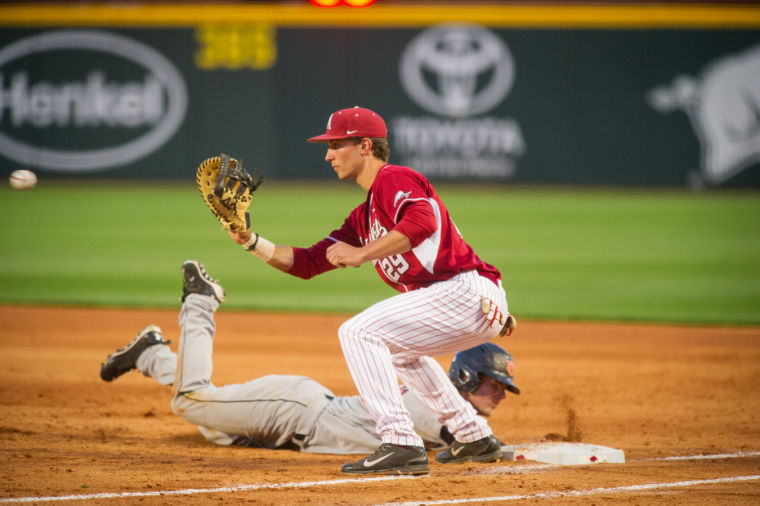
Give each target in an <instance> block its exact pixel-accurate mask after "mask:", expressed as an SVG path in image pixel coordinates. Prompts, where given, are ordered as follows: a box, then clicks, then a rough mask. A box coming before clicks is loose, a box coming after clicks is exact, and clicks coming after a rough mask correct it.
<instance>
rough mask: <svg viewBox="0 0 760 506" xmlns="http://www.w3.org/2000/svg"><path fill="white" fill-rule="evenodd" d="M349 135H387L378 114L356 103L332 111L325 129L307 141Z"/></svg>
mask: <svg viewBox="0 0 760 506" xmlns="http://www.w3.org/2000/svg"><path fill="white" fill-rule="evenodd" d="M350 137H388V129H387V128H386V126H385V121H384V120H383V118H381V117H380V115H379V114H377V113H376V112H374V111H370V110H369V109H365V108H364V107H359V106H358V105H357V106H356V107H351V108H349V109H341V110H340V111H335V112H334V113H332V114H331V115H330V119H328V120H327V131H326V132H325V133H323V134H322V135H317V136H316V137H311V138H310V139H308V141H309V142H327V141H331V140H333V139H348V138H350Z"/></svg>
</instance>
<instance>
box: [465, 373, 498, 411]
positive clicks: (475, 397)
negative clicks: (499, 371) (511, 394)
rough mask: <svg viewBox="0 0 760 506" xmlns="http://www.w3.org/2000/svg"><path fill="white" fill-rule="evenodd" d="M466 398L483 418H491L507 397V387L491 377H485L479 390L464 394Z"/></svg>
mask: <svg viewBox="0 0 760 506" xmlns="http://www.w3.org/2000/svg"><path fill="white" fill-rule="evenodd" d="M463 396H464V398H465V399H466V400H468V401H469V402H470V404H472V406H473V407H474V408H475V411H477V412H478V414H479V415H481V416H491V413H493V411H494V409H496V407H497V406H498V405H499V403H500V402H501V401H502V399H504V397H506V385H504V383H501V382H499V381H496V380H495V379H493V378H491V377H490V376H483V381H482V382H481V383H480V386H479V387H478V388H477V390H475V391H473V392H464V394H463Z"/></svg>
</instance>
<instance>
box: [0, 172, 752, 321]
mask: <svg viewBox="0 0 760 506" xmlns="http://www.w3.org/2000/svg"><path fill="white" fill-rule="evenodd" d="M438 189H439V192H440V194H441V196H442V197H443V198H444V201H445V202H446V203H447V205H448V207H449V209H450V211H451V213H452V216H453V217H454V220H455V221H456V223H457V225H458V227H459V229H460V230H461V231H462V233H463V234H464V236H465V238H466V239H467V240H468V242H470V244H472V245H473V246H474V248H475V250H476V251H477V252H478V254H479V255H480V256H481V257H482V258H483V259H484V260H486V261H487V262H489V263H493V264H495V265H496V266H497V267H499V269H500V270H501V271H502V273H503V275H504V285H505V288H506V290H507V296H508V299H509V301H510V309H511V310H512V311H513V312H514V313H515V314H517V315H518V317H528V318H541V319H587V320H620V321H653V322H686V323H721V324H760V233H758V227H757V225H752V223H755V221H754V220H756V219H757V217H758V216H760V198H758V197H759V196H760V194H758V193H757V192H728V191H708V192H705V193H701V194H692V193H688V192H686V191H677V190H668V191H666V190H652V191H644V190H622V189H621V190H617V189H614V190H611V189H545V188H543V189H535V188H515V187H510V186H493V187H477V188H476V187H466V186H457V185H438ZM363 198H364V194H363V192H362V191H361V189H360V188H359V187H357V186H356V185H354V184H349V183H343V184H341V183H337V182H336V183H320V184H314V185H308V184H305V183H300V184H293V185H288V186H286V185H284V184H277V183H272V182H267V183H265V184H264V186H262V187H261V189H260V190H259V192H258V193H257V194H256V198H255V199H254V204H253V222H254V225H255V229H256V230H257V231H259V232H260V233H261V234H262V235H264V236H265V237H267V238H269V239H271V240H272V241H274V242H278V243H282V244H293V245H299V246H309V245H311V244H312V243H313V242H315V241H317V240H319V239H321V238H322V237H323V236H324V235H325V234H326V233H328V232H330V231H331V230H332V229H333V228H336V227H337V226H339V225H340V224H341V223H342V222H343V219H344V218H345V216H346V215H347V214H348V212H349V211H350V209H352V208H353V207H354V206H355V205H357V204H358V203H359V202H361V201H362V200H363ZM0 230H2V242H1V243H0V261H2V266H3V267H2V269H1V270H0V301H2V302H11V303H21V304H31V303H43V304H85V305H106V306H157V307H179V295H180V292H181V273H180V266H181V264H182V262H183V261H184V260H185V259H188V258H195V259H198V260H200V261H202V262H204V263H206V265H207V267H208V269H209V271H210V272H211V274H212V275H214V276H215V277H218V278H219V279H220V280H221V281H222V282H223V284H224V286H225V288H226V289H227V292H228V301H227V302H226V303H225V307H226V308H229V309H258V310H276V311H279V310H282V311H311V312H317V311H320V312H321V311H329V312H346V313H351V312H356V311H359V310H361V309H362V308H364V307H366V306H367V305H369V304H371V303H372V302H375V301H378V300H380V299H382V298H385V297H388V296H390V295H392V294H394V293H395V292H394V291H392V290H391V289H390V288H388V287H387V286H386V285H385V284H384V283H382V282H381V281H380V280H379V279H378V277H377V275H376V274H375V273H374V270H373V269H372V268H371V266H369V265H365V266H363V267H361V268H359V269H346V270H339V271H334V272H332V273H329V274H326V275H324V276H320V277H318V278H315V279H313V280H310V281H303V280H300V279H296V278H292V277H290V276H288V275H286V274H283V273H281V272H279V271H277V270H275V269H272V268H271V267H269V266H267V265H265V264H264V263H262V262H261V261H259V260H258V259H256V258H254V257H253V256H251V255H250V254H248V253H246V252H245V251H243V250H242V249H241V248H240V247H238V246H236V245H235V244H234V243H232V241H230V239H229V238H228V237H227V235H226V233H224V232H222V231H221V230H220V229H219V227H218V225H217V224H216V222H215V221H214V218H213V217H212V215H211V212H210V211H209V210H208V209H207V208H206V207H205V205H204V204H203V202H202V200H201V198H200V195H198V193H197V190H195V188H194V187H193V186H192V185H191V184H177V183H137V182H120V183H110V184H109V183H87V184H85V185H84V186H82V187H77V186H76V185H75V184H74V183H73V182H56V183H50V182H45V181H44V180H43V182H42V183H41V184H40V185H39V186H38V187H37V188H35V189H33V190H30V191H23V192H21V191H14V190H12V189H10V188H9V187H6V188H3V189H0Z"/></svg>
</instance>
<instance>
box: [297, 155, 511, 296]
mask: <svg viewBox="0 0 760 506" xmlns="http://www.w3.org/2000/svg"><path fill="white" fill-rule="evenodd" d="M413 202H426V203H427V204H429V205H430V207H431V208H432V211H433V215H434V217H435V230H434V231H433V233H432V234H431V235H430V236H428V237H427V238H425V239H424V240H422V241H421V242H419V244H417V245H416V246H414V247H413V248H412V249H411V250H410V251H407V252H406V253H403V254H398V255H393V256H390V257H386V258H382V259H379V260H375V261H373V263H374V265H375V269H376V270H377V272H378V273H379V274H380V277H381V278H382V279H383V281H385V282H386V283H387V284H388V285H390V286H391V287H393V288H395V289H396V290H398V291H401V292H406V291H409V290H415V289H418V288H422V287H425V286H428V285H430V284H432V283H435V282H437V281H443V280H446V279H449V278H451V277H453V276H455V275H457V274H459V273H460V272H464V271H470V270H477V271H478V272H479V273H480V275H481V276H484V277H487V278H489V279H491V280H492V281H493V282H494V283H497V282H498V280H499V279H501V274H500V273H499V271H498V270H497V269H496V268H495V267H494V266H492V265H489V264H487V263H485V262H483V261H482V260H480V258H478V256H477V255H476V254H475V252H474V251H473V249H472V247H470V245H469V244H467V243H466V242H465V240H464V239H463V238H462V236H461V234H460V233H459V230H458V229H457V227H456V225H454V222H453V221H452V220H451V217H450V216H449V212H448V210H447V209H446V206H445V205H444V204H443V202H442V201H441V199H440V198H439V197H438V195H437V194H436V192H435V189H434V188H433V186H432V185H431V184H430V183H429V182H428V180H427V179H426V178H425V177H424V176H423V175H422V174H420V173H418V172H416V171H414V170H412V169H410V168H409V167H401V166H398V165H384V166H383V167H382V168H381V169H380V171H379V172H378V174H377V177H376V178H375V181H374V183H373V184H372V187H371V188H370V190H369V192H368V193H367V200H366V201H365V202H364V203H362V204H361V205H359V206H358V207H356V209H354V210H353V211H352V212H351V214H350V215H349V216H348V218H346V220H345V222H344V223H343V226H342V227H340V228H339V229H337V230H333V231H332V232H331V233H330V235H329V236H328V237H327V238H325V239H324V240H322V241H320V242H318V243H317V244H315V245H314V246H312V247H311V248H308V249H301V248H294V266H293V269H291V271H290V273H291V274H293V275H295V276H299V277H304V278H308V277H312V276H314V275H316V274H321V273H322V272H325V271H327V270H331V269H334V268H335V267H334V266H333V265H332V264H330V263H329V262H327V259H326V258H325V251H326V250H327V248H328V247H329V246H330V245H331V244H332V243H333V242H335V241H342V242H345V243H347V244H350V245H352V246H357V247H359V246H363V245H365V244H367V243H369V242H371V241H373V240H375V239H377V238H379V237H382V236H383V235H385V234H387V233H388V232H389V231H390V230H393V229H394V228H395V227H396V225H397V224H398V223H399V221H400V220H401V217H402V214H403V213H402V210H403V209H404V207H405V206H407V205H408V204H410V203H413Z"/></svg>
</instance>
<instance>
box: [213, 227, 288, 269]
mask: <svg viewBox="0 0 760 506" xmlns="http://www.w3.org/2000/svg"><path fill="white" fill-rule="evenodd" d="M227 233H228V234H229V235H230V237H231V238H232V240H233V241H235V242H236V243H238V244H240V245H241V246H243V247H244V248H245V249H247V250H248V251H250V252H251V253H252V254H254V255H256V256H257V257H259V258H261V259H262V260H264V261H265V262H266V263H268V264H269V265H271V266H272V267H274V268H276V269H279V270H281V271H283V272H288V271H289V270H290V269H291V268H292V267H293V248H292V247H290V246H280V245H276V244H273V243H271V242H270V241H268V240H266V239H264V238H263V237H260V236H259V235H258V234H256V233H254V232H253V230H251V229H250V228H249V229H248V230H244V231H243V232H233V231H231V230H228V231H227Z"/></svg>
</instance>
